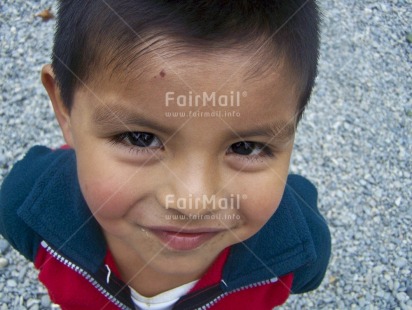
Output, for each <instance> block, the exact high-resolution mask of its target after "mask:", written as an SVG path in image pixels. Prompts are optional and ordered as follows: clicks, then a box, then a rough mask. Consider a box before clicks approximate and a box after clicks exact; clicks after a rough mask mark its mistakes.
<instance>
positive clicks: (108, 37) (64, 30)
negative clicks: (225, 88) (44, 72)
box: [52, 0, 320, 120]
mask: <svg viewBox="0 0 412 310" xmlns="http://www.w3.org/2000/svg"><path fill="white" fill-rule="evenodd" d="M319 15H320V14H319V10H318V6H317V4H316V1H315V0H272V1H270V0H181V1H177V0H90V1H84V0H60V3H59V11H58V18H57V28H56V33H55V39H54V48H53V55H52V67H53V71H54V73H55V76H56V80H57V83H58V86H59V88H60V92H61V96H62V99H63V102H64V104H65V105H66V107H67V108H68V109H69V110H70V109H71V107H72V104H73V102H72V101H73V94H74V91H75V90H76V88H77V87H79V86H81V85H82V83H84V82H86V81H88V79H90V78H91V77H94V76H97V75H96V73H97V72H98V71H99V70H102V69H103V70H108V68H112V69H113V68H119V67H121V68H127V66H128V65H130V64H131V63H133V62H134V61H135V60H137V59H139V57H140V56H142V55H144V54H146V53H147V52H150V51H151V50H155V49H157V48H161V46H166V47H167V49H168V51H171V50H173V48H175V49H177V50H179V49H180V50H183V49H190V48H194V49H196V48H201V49H207V50H213V49H231V48H239V47H240V48H241V47H244V48H245V49H247V50H249V51H251V52H257V51H259V50H260V49H262V50H264V53H260V56H261V55H263V54H264V55H265V57H266V58H267V57H268V56H269V58H271V59H269V60H271V61H272V63H274V62H276V61H279V59H280V58H282V60H283V59H284V60H286V61H287V64H288V67H289V68H290V69H291V70H292V72H293V73H294V75H295V76H296V78H297V81H298V84H299V89H300V91H301V93H300V99H299V106H298V115H297V116H298V117H297V119H298V120H299V119H300V117H301V115H302V113H303V110H304V108H305V106H306V104H307V102H308V100H309V98H310V94H311V92H312V88H313V85H314V82H315V78H316V74H317V63H318V56H319V22H320V21H319V20H320V17H319ZM262 43H263V44H262ZM269 62H270V61H269ZM258 63H259V64H257V65H256V68H254V71H259V70H260V68H259V67H262V68H263V67H264V64H265V63H266V64H267V63H268V59H265V61H261V62H258Z"/></svg>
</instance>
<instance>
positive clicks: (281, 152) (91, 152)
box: [43, 55, 298, 295]
mask: <svg viewBox="0 0 412 310" xmlns="http://www.w3.org/2000/svg"><path fill="white" fill-rule="evenodd" d="M225 56H226V57H224V58H223V57H219V56H210V57H209V58H208V59H202V61H201V62H200V61H199V59H196V58H195V57H191V58H189V57H186V58H184V57H180V58H178V57H177V58H174V59H172V60H170V62H168V63H167V66H166V65H165V64H164V63H163V64H158V65H152V66H150V68H146V71H145V73H144V74H142V75H139V77H138V78H132V77H134V75H133V72H131V73H129V74H130V78H128V76H123V78H120V79H119V80H116V79H115V78H113V76H112V78H111V79H104V78H100V79H99V82H94V83H93V81H92V82H91V83H90V84H88V86H87V87H80V88H79V89H78V90H77V91H76V92H75V96H74V105H73V107H72V109H71V111H70V112H67V111H66V110H65V108H64V107H63V105H62V102H61V99H60V98H59V96H58V88H57V87H56V86H55V83H54V81H53V73H52V72H51V69H50V67H45V69H44V70H43V81H44V84H45V86H46V89H47V90H48V92H49V95H50V97H51V99H52V102H53V105H54V108H55V110H56V115H57V117H58V120H59V123H60V125H61V127H62V130H63V133H64V136H65V139H66V141H67V143H68V144H69V145H70V146H71V147H72V148H73V149H74V150H75V152H76V158H77V168H78V177H79V182H80V186H81V189H82V193H83V195H84V198H85V200H86V202H87V204H88V206H89V208H90V210H91V212H92V213H93V215H94V217H95V218H96V220H97V221H98V222H99V224H100V225H101V227H102V230H103V232H104V235H105V237H106V240H107V242H108V246H109V248H110V250H111V252H112V253H113V256H114V258H115V260H116V263H117V264H118V266H119V270H120V272H121V273H122V277H123V278H124V280H125V281H127V282H129V283H130V285H131V286H132V287H134V288H135V289H138V290H139V291H140V292H141V293H143V294H147V295H150V294H155V293H157V292H159V291H162V290H164V289H167V288H168V287H173V286H176V285H178V284H183V283H185V282H189V281H191V280H195V279H197V278H198V277H200V276H201V274H202V273H204V271H205V270H206V269H207V267H208V266H209V265H210V264H211V263H212V262H213V261H214V259H215V258H216V257H217V255H218V254H219V253H220V252H221V251H222V250H223V249H225V248H226V247H228V246H230V245H233V244H235V243H238V242H241V241H244V240H246V239H248V238H249V237H251V236H253V235H254V234H256V233H257V232H258V231H259V230H260V229H261V228H262V226H263V225H265V223H266V222H267V221H268V220H269V218H270V217H271V216H272V215H273V213H274V212H275V211H276V209H277V207H278V205H279V203H280V200H281V197H282V194H283V191H284V186H285V182H286V178H287V174H288V169H289V161H290V156H291V152H292V146H293V137H294V127H295V114H296V112H297V111H296V107H297V100H298V96H297V94H296V91H295V88H294V86H293V85H294V84H293V80H292V78H291V77H290V76H289V75H288V74H286V70H283V69H282V68H280V67H279V68H278V69H277V70H273V72H272V73H271V74H265V75H263V76H262V77H261V78H260V79H254V80H246V72H245V70H242V69H240V70H239V72H237V73H236V74H234V73H235V72H236V70H237V68H238V65H239V63H242V61H246V58H245V59H239V57H229V56H230V55H225ZM183 58H184V59H183ZM53 83H54V84H53ZM189 91H190V92H191V93H192V94H202V93H204V92H205V93H207V94H211V93H214V92H215V95H216V97H219V96H226V95H228V94H231V92H232V93H236V92H239V93H240V94H242V95H241V96H240V102H238V105H236V106H229V105H228V106H222V105H215V106H213V107H212V106H210V105H207V106H201V107H194V106H193V105H192V106H189V105H188V104H186V105H184V104H180V105H178V104H177V102H168V103H167V104H166V102H165V99H166V96H167V95H166V94H167V93H170V92H173V94H174V95H175V97H177V96H188V93H189ZM181 98H182V97H181ZM187 102H188V101H187ZM180 103H182V101H181V102H180ZM199 109H200V110H199ZM197 110H199V112H212V111H215V112H218V111H220V113H226V115H228V114H227V113H229V112H235V113H234V114H232V115H231V116H229V117H227V116H226V117H216V116H214V117H213V116H210V115H209V116H207V115H206V116H205V115H203V116H200V114H198V115H197V116H196V117H193V115H194V113H193V112H194V111H197ZM167 112H179V113H181V114H179V116H172V115H171V114H167ZM183 113H184V116H183ZM188 115H191V116H192V117H189V116H188ZM221 115H224V114H221ZM156 275H158V277H156ZM160 275H161V276H163V278H162V277H160ZM145 277H147V278H151V279H156V278H157V279H169V280H164V281H166V282H167V283H165V284H164V285H160V286H159V287H157V288H155V287H154V285H153V286H150V287H147V286H146V287H144V286H142V285H141V283H142V281H143V280H144V279H145ZM159 281H160V280H159ZM160 282H161V281H160ZM160 282H159V283H160ZM180 282H182V283H180Z"/></svg>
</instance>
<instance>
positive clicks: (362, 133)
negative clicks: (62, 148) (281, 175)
mask: <svg viewBox="0 0 412 310" xmlns="http://www.w3.org/2000/svg"><path fill="white" fill-rule="evenodd" d="M320 5H321V7H322V9H323V13H324V20H323V28H322V29H323V30H322V49H321V60H320V73H319V77H318V80H317V85H316V88H315V91H314V95H313V97H312V101H311V104H310V106H309V108H308V110H307V112H306V114H305V116H304V119H303V120H302V122H301V124H300V127H299V132H298V137H297V141H296V149H295V152H294V156H293V162H292V168H291V170H292V172H297V173H301V174H303V175H305V176H308V177H309V178H310V179H311V180H313V181H314V183H316V184H317V186H318V190H319V194H320V195H319V196H320V201H319V203H320V209H321V211H322V213H323V214H324V215H325V217H326V219H327V221H328V223H329V225H330V229H331V232H332V238H333V240H332V242H333V255H332V259H331V264H330V268H329V270H328V272H327V275H326V277H325V279H324V281H323V283H322V285H321V286H320V288H319V289H318V290H316V291H314V292H312V293H307V294H304V295H299V296H292V297H291V298H290V299H289V301H288V302H287V303H286V305H285V306H284V307H283V309H412V277H411V269H412V259H411V258H412V246H411V245H412V242H411V240H412V234H411V227H412V220H411V219H412V209H411V207H410V204H411V202H412V199H411V197H412V181H411V173H412V171H411V170H412V169H411V153H412V152H411V151H412V150H411V142H412V125H411V122H412V99H411V98H412V74H411V72H412V70H411V69H412V65H411V64H412V43H409V42H408V40H407V39H406V36H407V34H408V33H410V32H412V23H411V21H412V2H411V1H396V0H392V1H379V3H378V2H377V1H371V0H364V1H355V0H345V1H337V0H322V1H320ZM49 6H51V7H52V10H54V11H55V1H51V0H44V1H43V0H38V1H34V0H31V1H23V0H15V1H12V0H8V1H7V2H6V3H4V2H2V3H1V4H0V44H1V48H0V68H1V69H0V75H1V97H0V130H1V137H0V139H1V140H0V142H1V143H0V169H1V170H0V171H1V174H0V182H1V181H2V179H3V178H4V177H5V175H6V174H7V173H8V171H9V170H10V168H11V166H12V165H13V163H14V162H15V161H17V160H18V159H20V158H21V157H22V155H23V154H24V153H25V152H26V151H27V150H28V148H29V147H31V146H33V145H35V144H43V145H48V146H51V147H57V146H59V145H61V144H62V142H63V141H62V138H61V137H60V132H59V129H58V127H57V123H56V122H55V120H54V117H53V114H52V112H51V110H50V107H49V104H48V98H47V97H46V93H45V91H44V90H43V88H42V86H41V83H40V80H39V72H40V69H41V66H42V65H43V64H44V63H47V62H49V58H50V51H51V46H52V33H53V30H54V21H53V20H51V21H48V22H43V21H42V19H41V18H39V17H35V14H36V13H39V12H40V11H42V10H43V9H46V8H48V7H49ZM36 277H37V273H36V271H35V270H34V269H33V266H32V264H29V263H27V262H26V261H25V260H24V258H23V257H21V256H20V255H19V254H18V253H17V252H15V251H14V250H13V249H11V247H10V246H9V245H8V244H7V242H5V241H4V240H3V239H1V237H0V310H4V309H32V310H34V309H50V308H54V307H55V306H54V305H52V304H51V303H50V300H49V298H48V296H47V292H46V290H45V289H44V288H43V287H42V286H41V285H40V284H39V283H38V281H37V279H36Z"/></svg>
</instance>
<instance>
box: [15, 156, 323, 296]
mask: <svg viewBox="0 0 412 310" xmlns="http://www.w3.org/2000/svg"><path fill="white" fill-rule="evenodd" d="M54 154H55V156H54V159H53V160H52V161H51V162H50V164H49V165H48V167H47V168H46V169H45V170H44V172H43V174H42V175H41V176H40V177H39V178H38V180H37V181H36V184H35V186H34V187H33V189H32V191H31V193H30V194H29V196H28V197H27V199H26V200H25V201H24V203H23V204H22V205H21V206H20V208H19V210H18V214H19V216H20V217H21V218H22V219H23V220H24V221H25V222H26V223H27V224H28V225H29V226H30V227H31V228H32V229H33V230H34V231H36V232H37V233H38V234H39V235H40V236H41V237H42V238H44V239H45V240H46V241H47V242H48V243H49V244H50V245H51V246H53V248H54V249H56V250H57V251H58V252H60V253H61V254H62V255H64V256H66V257H67V258H69V259H71V260H72V261H73V262H75V263H76V264H79V266H81V267H82V268H84V269H86V270H88V271H90V272H92V273H94V272H96V271H97V270H98V268H99V267H100V266H101V265H102V264H103V262H104V258H105V255H106V252H107V251H106V250H107V248H106V242H105V240H104V237H103V234H102V232H101V229H100V227H99V225H98V223H97V222H96V220H95V219H94V217H93V216H92V214H91V212H90V210H89V208H88V207H87V205H86V202H85V200H84V198H83V195H82V193H81V191H80V186H79V182H78V179H77V173H76V157H75V153H74V151H73V150H57V151H54ZM292 192H293V188H292V187H291V186H290V185H286V189H285V192H284V195H283V198H282V201H281V203H280V206H279V208H278V210H277V211H276V213H275V214H274V215H273V216H272V218H271V219H270V220H269V221H268V223H267V224H266V225H265V226H264V227H263V228H262V230H261V231H260V232H259V233H258V234H256V235H255V236H253V237H252V238H250V239H248V240H246V241H245V242H243V243H239V244H236V245H234V246H232V247H231V249H230V254H229V256H228V258H227V263H226V264H225V266H224V269H223V275H222V276H223V279H224V281H225V284H226V285H227V287H226V289H227V290H232V289H234V288H237V287H241V286H244V285H248V284H250V283H255V282H260V281H264V280H268V279H270V278H274V277H280V276H282V275H285V274H287V273H289V272H292V271H293V270H295V269H297V268H299V267H301V266H303V265H305V264H308V263H310V262H312V261H314V260H315V259H316V252H315V248H314V244H313V241H312V238H311V234H310V232H309V228H308V225H307V223H306V221H305V218H304V216H303V214H302V212H301V210H300V207H299V204H298V202H297V201H296V199H295V197H294V195H293V194H292Z"/></svg>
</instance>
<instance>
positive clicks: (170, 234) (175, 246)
mask: <svg viewBox="0 0 412 310" xmlns="http://www.w3.org/2000/svg"><path fill="white" fill-rule="evenodd" d="M147 230H149V231H150V232H151V233H152V234H153V235H155V236H156V237H157V238H158V239H159V240H160V241H161V242H162V243H163V244H164V245H165V246H166V247H167V248H169V249H171V250H175V251H190V250H194V249H196V248H198V247H200V246H201V245H202V244H204V243H206V242H207V241H209V240H210V239H212V238H213V237H214V236H216V235H217V234H219V233H220V232H222V229H219V230H216V229H201V230H199V229H196V230H184V229H181V228H180V229H179V228H170V227H164V228H162V227H156V228H147Z"/></svg>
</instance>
